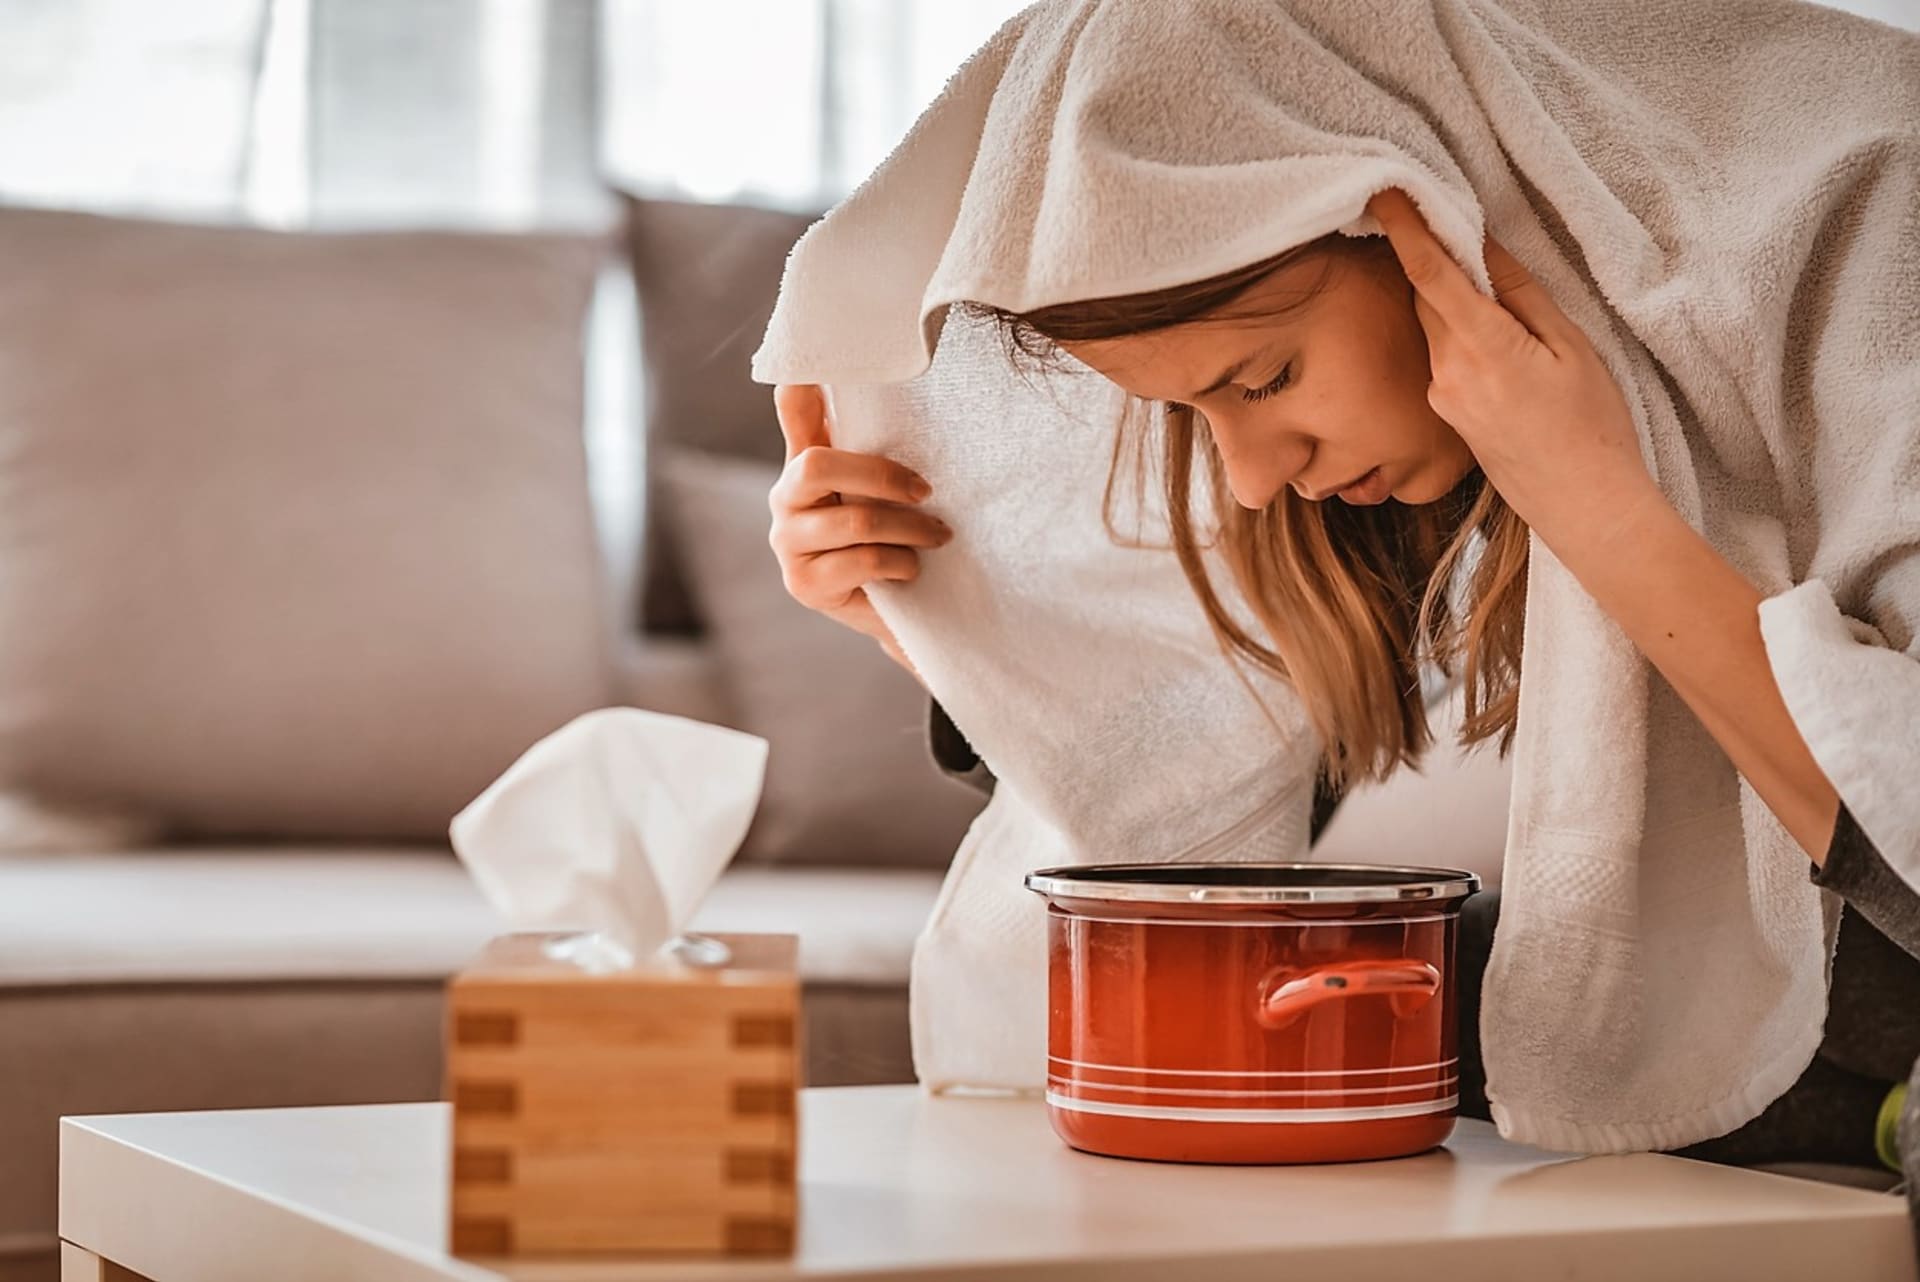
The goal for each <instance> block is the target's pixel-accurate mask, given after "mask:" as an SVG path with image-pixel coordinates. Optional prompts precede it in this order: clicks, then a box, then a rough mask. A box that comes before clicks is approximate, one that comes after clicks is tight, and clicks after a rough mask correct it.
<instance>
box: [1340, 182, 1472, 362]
mask: <svg viewBox="0 0 1920 1282" xmlns="http://www.w3.org/2000/svg"><path fill="white" fill-rule="evenodd" d="M1367 212H1368V213H1370V214H1372V215H1373V216H1374V218H1376V219H1377V220H1379V223H1380V226H1381V227H1382V228H1383V229H1384V230H1385V231H1386V233H1387V240H1388V241H1390V242H1391V243H1392V245H1393V253H1394V256H1395V257H1396V258H1398V259H1399V260H1400V270H1401V271H1403V272H1405V273H1406V276H1407V281H1408V283H1410V284H1411V285H1412V286H1413V288H1414V290H1415V291H1416V292H1418V293H1419V295H1420V296H1421V297H1422V298H1424V299H1426V300H1427V304H1428V305H1429V306H1431V307H1432V308H1433V310H1434V311H1435V312H1437V313H1439V316H1440V320H1441V323H1443V324H1444V325H1446V326H1447V327H1448V328H1449V329H1453V330H1457V331H1459V332H1461V333H1474V332H1478V331H1480V330H1483V329H1484V328H1485V327H1486V312H1485V310H1484V309H1485V308H1487V307H1489V306H1492V307H1494V308H1496V309H1497V308H1498V306H1499V304H1497V303H1494V302H1492V300H1490V299H1488V298H1487V297H1486V296H1485V295H1483V294H1482V293H1481V292H1480V291H1479V290H1478V289H1477V288H1475V287H1474V284H1473V282H1472V281H1471V280H1469V279H1468V278H1467V274H1466V272H1464V271H1462V270H1461V269H1460V264H1458V263H1456V262H1454V261H1453V256H1452V255H1451V254H1449V253H1447V251H1446V247H1445V246H1443V245H1441V243H1440V242H1439V240H1437V239H1436V238H1435V237H1434V234H1433V232H1432V231H1430V230H1428V228H1427V224H1426V220H1425V219H1423V218H1422V217H1421V216H1420V211H1419V210H1418V209H1416V208H1415V207H1414V204H1413V200H1412V199H1411V198H1410V197H1409V196H1408V195H1407V193H1406V192H1404V191H1402V190H1400V189H1399V188H1398V187H1388V188H1385V189H1384V190H1382V191H1379V192H1376V193H1375V194H1374V196H1373V198H1372V199H1371V200H1369V201H1368V202H1367Z"/></svg>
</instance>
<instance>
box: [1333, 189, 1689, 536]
mask: <svg viewBox="0 0 1920 1282" xmlns="http://www.w3.org/2000/svg"><path fill="white" fill-rule="evenodd" d="M1367 210H1368V212H1369V213H1371V214H1372V215H1373V216H1374V217H1375V218H1377V219H1378V220H1379V222H1380V225H1381V226H1382V227H1384V228H1385V229H1386V232H1387V238H1388V240H1390V241H1391V242H1392V244H1393V250H1394V254H1395V255H1396V256H1397V257H1398V258H1399V260H1400V266H1401V269H1402V270H1403V271H1404V272H1405V273H1406V276H1407V280H1408V281H1409V282H1410V283H1411V284H1412V285H1413V289H1414V300H1413V306H1414V312H1415V314H1416V315H1417V316H1418V317H1419V319H1420V324H1421V327H1422V328H1423V329H1425V330H1426V334H1427V350H1428V352H1429V355H1430V358H1431V360H1430V363H1431V367H1432V383H1431V385H1430V386H1429V387H1428V389H1427V402H1428V404H1430V405H1432V406H1433V410H1434V412H1435V413H1436V414H1438V415H1439V416H1440V417H1441V418H1443V419H1445V420H1446V421H1447V422H1448V423H1449V424H1451V425H1452V426H1453V429H1454V430H1455V431H1456V432H1458V433H1459V434H1460V437H1461V439H1462V440H1464V441H1465V442H1466V444H1467V448H1468V449H1470V450H1472V451H1473V455H1474V457H1475V458H1476V459H1477V460H1478V461H1479V463H1480V467H1481V470H1482V471H1483V472H1485V473H1486V476H1487V480H1488V482H1489V483H1490V484H1492V486H1493V487H1494V489H1496V490H1498V491H1499V492H1500V495H1501V497H1502V498H1504V499H1505V500H1506V501H1507V504H1508V505H1509V506H1510V507H1512V508H1513V509H1514V511H1515V512H1517V513H1519V515H1520V517H1521V519H1522V520H1524V521H1526V522H1527V524H1528V525H1530V526H1532V527H1533V529H1534V530H1535V531H1536V532H1537V533H1539V535H1540V536H1541V538H1543V539H1545V540H1546V541H1547V543H1548V546H1550V547H1551V546H1555V545H1556V543H1557V542H1558V541H1559V540H1561V539H1577V538H1585V537H1589V536H1592V537H1604V535H1605V534H1606V533H1608V532H1610V531H1612V530H1613V529H1615V528H1617V527H1618V524H1619V522H1620V521H1621V520H1622V519H1623V518H1625V517H1626V516H1627V515H1628V514H1629V513H1630V511H1631V510H1632V508H1633V507H1634V506H1635V505H1637V504H1639V503H1641V502H1645V501H1650V500H1655V499H1657V500H1659V501H1662V502H1664V498H1663V497H1662V496H1661V495H1660V493H1659V490H1658V488H1657V487H1656V486H1655V485H1654V483H1653V479H1652V477H1651V476H1649V475H1648V473H1647V469H1646V465H1645V464H1644V463H1643V462H1642V461H1641V458H1640V439H1639V434H1638V433H1637V432H1636V431H1635V429H1634V424H1633V414H1632V411H1631V410H1629V409H1628V407H1627V401H1626V397H1625V396H1623V395H1622V394H1621V391H1620V387H1619V385H1618V384H1617V383H1615V382H1614V380H1613V376H1612V375H1611V374H1610V373H1609V372H1608V371H1607V368H1606V366H1605V364H1603V363H1602V362H1601V360H1600V357H1599V354H1598V353H1596V352H1595V351H1594V349H1593V344H1592V343H1591V342H1589V341H1588V340H1587V336H1586V335H1585V334H1584V333H1582V332H1581V330H1580V327H1579V326H1578V325H1576V324H1574V323H1573V321H1571V320H1569V319H1568V318H1567V315H1566V313H1565V312H1562V311H1561V310H1560V308H1559V307H1558V306H1556V305H1555V304H1554V301H1553V299H1552V298H1550V297H1548V295H1547V291H1546V289H1545V288H1544V287H1543V286H1541V284H1540V283H1539V282H1538V281H1536V280H1534V278H1533V276H1532V275H1531V274H1530V273H1529V272H1528V271H1527V269H1526V268H1525V267H1522V266H1521V265H1520V263H1519V262H1518V261H1517V260H1515V258H1514V257H1513V255H1512V254H1509V253H1508V252H1507V251H1506V249H1505V248H1504V247H1502V246H1501V245H1500V244H1499V242H1497V241H1495V240H1494V239H1493V238H1492V237H1491V236H1489V237H1488V238H1487V243H1486V262H1487V270H1488V274H1489V275H1490V276H1491V277H1492V280H1493V287H1494V290H1495V292H1496V293H1497V294H1498V296H1499V297H1498V298H1497V299H1493V298H1488V297H1487V296H1486V295H1485V294H1482V293H1481V292H1480V290H1479V289H1478V287H1476V286H1475V285H1474V283H1473V281H1472V280H1471V279H1470V278H1469V277H1468V276H1467V274H1466V272H1464V271H1462V270H1461V268H1460V265H1459V264H1458V263H1456V262H1455V261H1454V260H1453V258H1452V256H1451V255H1450V254H1448V253H1447V251H1446V249H1445V248H1444V247H1443V246H1442V245H1441V244H1440V242H1439V240H1437V239H1436V238H1435V237H1434V235H1433V233H1432V232H1431V231H1430V230H1428V228H1427V224H1426V222H1425V220H1423V219H1422V218H1421V216H1420V211H1419V210H1418V209H1416V208H1415V207H1414V204H1413V201H1412V200H1411V199H1410V198H1409V197H1408V196H1407V194H1406V193H1405V192H1404V191H1402V190H1400V189H1399V188H1397V187H1389V188H1387V189H1386V190H1384V191H1381V192H1379V193H1378V194H1376V195H1375V196H1374V197H1373V198H1372V199H1371V200H1370V201H1368V202H1367Z"/></svg>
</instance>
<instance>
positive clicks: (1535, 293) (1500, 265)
mask: <svg viewBox="0 0 1920 1282" xmlns="http://www.w3.org/2000/svg"><path fill="white" fill-rule="evenodd" d="M1486 255H1487V275H1488V276H1489V277H1491V278H1492V280H1493V292H1494V293H1495V294H1497V295H1498V296H1499V300H1500V305H1501V306H1502V307H1505V308H1506V309H1507V311H1508V312H1510V313H1512V314H1513V315H1514V316H1515V317H1517V318H1518V319H1519V321H1520V323H1521V324H1522V325H1525V326H1526V327H1527V329H1528V331H1529V332H1531V333H1532V334H1533V335H1534V337H1536V338H1538V339H1540V340H1541V341H1542V342H1544V343H1546V344H1547V345H1548V346H1549V347H1551V348H1553V349H1554V350H1556V351H1564V350H1565V347H1564V343H1563V340H1566V339H1570V338H1572V337H1573V336H1574V335H1575V334H1578V333H1579V327H1578V326H1576V325H1575V324H1574V323H1573V322H1572V321H1571V320H1569V319H1568V318H1567V314H1566V313H1565V312H1563V311H1561V310H1560V307H1559V305H1558V304H1557V303H1555V302H1554V301H1553V296H1552V295H1551V294H1549V293H1547V290H1546V287H1545V286H1544V285H1542V284H1541V283H1540V282H1539V281H1537V280H1535V279H1534V278H1533V273H1532V272H1530V271H1528V270H1527V269H1526V268H1525V267H1524V266H1522V265H1521V263H1520V260H1519V259H1517V258H1515V257H1514V256H1513V255H1512V254H1510V253H1508V252H1507V248H1506V246H1504V245H1502V244H1501V243H1500V242H1499V241H1497V240H1495V239H1494V238H1493V237H1491V236H1489V237H1487V243H1486ZM1581 337H1584V335H1582V336H1581Z"/></svg>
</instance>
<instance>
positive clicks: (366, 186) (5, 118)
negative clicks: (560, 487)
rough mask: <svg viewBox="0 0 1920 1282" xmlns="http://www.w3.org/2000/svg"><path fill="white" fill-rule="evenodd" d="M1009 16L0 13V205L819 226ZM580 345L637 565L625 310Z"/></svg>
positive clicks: (61, 3)
mask: <svg viewBox="0 0 1920 1282" xmlns="http://www.w3.org/2000/svg"><path fill="white" fill-rule="evenodd" d="M1020 8H1021V5H1020V4H1018V3H1014V2H1013V0H966V2H965V3H941V2H939V0H398V2H397V3H396V2H393V0H168V3H164V4H154V3H150V2H149V0H0V31H4V33H5V35H4V38H0V200H5V201H8V202H17V203H23V204H44V205H53V206H60V207H66V208H78V209H89V210H96V211H102V212H115V213H138V214H144V215H151V216H156V217H163V218H183V219H195V220H213V221H222V222H244V223H249V224H255V225H259V226H265V227H276V228H285V229H323V230H324V229H345V228H368V227H388V228H390V227H407V226H435V227H481V228H494V229H500V228H512V229H538V228H583V227H593V226H597V225H602V224H604V223H605V222H607V221H608V220H610V219H611V218H613V217H614V216H615V215H616V214H617V209H616V208H615V203H614V201H613V199H612V197H611V196H610V194H609V185H611V186H614V187H620V188H625V189H628V190H632V191H636V192H641V193H646V194H652V195H675V194H677V195H680V196H682V197H684V198H687V199H691V200H698V201H713V202H722V201H726V202H743V203H747V204H751V205H755V206H763V207H769V208H777V209H784V210H792V211H797V212H809V211H811V212H815V213H817V212H819V211H821V210H824V209H825V208H827V207H828V206H829V205H831V204H832V203H833V201H834V200H835V199H837V198H838V197H839V196H841V195H843V194H845V193H846V192H847V191H849V190H850V189H851V188H852V186H853V185H854V184H855V183H856V182H857V181H858V180H859V179H860V178H861V177H862V176H863V175H864V174H866V173H867V172H868V171H869V170H870V169H872V167H873V166H874V165H875V164H877V163H878V162H879V161H880V159H881V158H882V157H883V156H884V155H885V154H886V152H887V151H888V149H890V148H891V147H892V146H893V144H894V143H895V142H897V141H898V140H899V138H900V136H901V135H902V134H903V133H904V132H905V131H906V128H907V126H908V125H909V124H910V123H911V122H912V120H913V118H914V116H915V115H916V114H917V113H918V112H919V111H920V109H921V108H922V107H924V106H925V105H926V103H927V102H928V101H929V100H930V99H931V98H932V97H933V95H934V94H935V93H936V92H938V90H939V88H940V86H941V84H942V83H943V82H944V81H945V80H946V78H947V76H949V75H950V74H951V73H952V71H953V69H954V68H955V67H957V66H958V65H959V63H960V62H961V60H962V59H964V58H965V57H966V55H967V54H968V53H969V52H971V51H972V50H973V49H974V48H976V47H977V46H978V45H979V44H980V43H982V42H983V41H984V40H985V39H986V37H987V36H989V35H990V34H992V32H993V30H994V29H995V28H996V27H997V26H998V25H999V23H1000V22H1002V21H1004V20H1005V19H1006V18H1007V17H1008V16H1010V15H1011V14H1013V13H1014V12H1017V11H1018V10H1019V9H1020ZM614 266H615V267H616V271H615V276H616V279H615V280H614V281H613V282H612V283H611V286H610V288H609V290H608V291H607V292H606V294H604V295H603V297H602V299H601V304H600V306H601V314H600V315H599V316H598V317H597V318H596V323H595V326H594V331H595V334H596V336H598V337H599V338H600V340H601V341H600V342H598V343H597V344H596V346H595V352H596V354H597V356H598V357H599V360H598V362H597V368H596V372H595V376H594V386H595V387H596V389H597V391H598V393H599V394H598V396H597V398H596V402H597V403H596V409H597V411H598V412H597V413H596V414H595V417H594V420H593V424H592V428H593V430H592V433H591V436H590V441H591V444H592V448H593V452H594V457H595V460H596V466H595V469H594V477H595V484H596V495H595V497H596V501H597V508H598V511H599V513H600V516H601V519H602V521H603V523H604V525H605V527H606V530H605V533H606V538H605V543H606V548H607V550H608V552H609V553H610V554H611V555H613V556H615V557H619V558H630V557H632V556H634V555H635V554H636V549H637V548H638V542H637V533H636V531H637V529H638V524H637V523H638V521H639V518H640V507H641V504H642V503H643V495H642V490H641V488H640V487H639V486H638V483H637V478H638V477H639V476H640V466H641V464H640V459H639V457H638V455H637V451H639V450H640V449H641V448H642V444H643V440H644V437H643V434H642V433H640V432H639V431H638V430H637V429H638V422H639V419H638V417H637V414H636V413H635V412H634V410H633V406H634V405H636V404H637V403H639V398H641V397H643V395H644V393H642V392H641V391H640V390H639V388H638V386H637V384H636V382H635V380H636V379H638V378H640V377H642V374H641V372H640V370H639V367H638V365H637V363H636V362H637V356H638V351H639V349H638V347H637V346H636V345H635V344H634V343H633V342H632V341H630V339H631V335H630V334H628V333H626V332H625V331H626V329H627V328H628V327H630V326H632V325H634V324H637V320H636V319H635V318H634V317H633V316H632V315H631V314H630V312H631V306H630V296H629V295H627V293H626V291H625V288H624V286H623V285H622V284H621V282H620V281H619V280H618V279H617V278H618V277H619V276H622V275H624V268H623V267H622V265H618V264H616V265H614Z"/></svg>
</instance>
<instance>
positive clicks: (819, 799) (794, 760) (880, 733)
mask: <svg viewBox="0 0 1920 1282" xmlns="http://www.w3.org/2000/svg"><path fill="white" fill-rule="evenodd" d="M659 462H660V464H661V472H662V476H663V480H664V481H665V486H664V488H665V491H666V496H667V502H668V506H669V509H670V513H671V516H672V519H673V522H674V528H675V529H676V530H678V531H679V532H680V533H681V534H682V535H683V536H684V538H683V539H682V541H681V544H680V546H681V549H682V551H683V553H684V554H685V557H686V565H687V569H688V571H689V576H688V583H689V586H690V587H691V589H692V592H693V596H694V601H695V603H696V605H697V606H698V607H699V609H700V612H701V615H702V617H703V618H705V619H706V621H707V632H708V639H709V643H710V644H711V645H712V646H713V647H714V649H715V652H716V654H717V655H718V657H719V664H720V671H721V679H722V681H723V683H724V685H725V687H726V695H727V701H728V704H729V705H730V707H731V709H732V714H731V718H730V722H729V724H732V725H733V726H734V727H735V728H736V729H740V730H746V731H749V732H750V733H753V734H757V735H759V736H761V737H762V738H764V739H766V740H767V741H768V743H769V744H771V745H772V747H771V751H770V753H769V755H768V758H767V779H766V788H765V792H764V793H763V795H762V798H761V803H760V810H759V813H758V814H757V815H756V816H755V819H754V823H753V828H752V829H751V830H750V831H749V832H748V834H747V839H746V843H745V845H744V846H743V847H742V848H741V853H740V858H741V859H742V860H744V861H761V862H777V863H817V864H852V865H879V866H894V867H898V866H903V865H914V866H920V867H929V868H939V867H944V866H945V865H946V863H947V862H948V860H950V859H951V858H952V856H953V852H954V849H955V848H956V847H957V846H958V845H959V844H960V838H961V836H962V835H964V833H965V832H966V828H967V825H968V823H970V822H971V821H972V819H973V816H974V815H975V814H977V813H978V812H979V810H980V808H981V806H982V805H983V804H984V799H983V798H982V797H981V796H980V795H979V794H978V793H976V792H975V791H973V790H972V789H971V788H968V787H966V786H965V785H962V784H958V783H955V782H953V781H952V780H950V779H948V778H946V777H945V776H944V775H942V774H941V773H940V772H939V771H938V770H936V769H935V768H934V766H933V763H932V762H931V761H930V760H928V758H927V752H926V745H925V737H926V717H927V696H926V691H924V690H923V689H921V687H920V684H919V682H917V681H915V680H914V679H913V677H912V676H910V675H909V674H908V673H907V672H905V671H904V670H903V669H901V668H900V666H899V665H898V664H896V663H894V661H893V660H892V659H889V658H888V657H887V656H886V654H885V653H884V652H882V650H881V649H880V647H879V646H878V645H877V644H875V643H874V642H873V641H872V640H870V639H869V638H867V637H863V636H861V635H860V634H858V633H856V632H853V631H851V630H849V629H847V628H844V627H842V626H840V625H839V624H837V623H834V622H833V621H832V620H830V619H827V618H824V617H822V616H821V615H818V614H816V613H814V612H813V611H811V610H808V609H807V608H806V607H804V606H802V605H800V604H799V603H798V602H796V601H795V600H794V599H793V598H792V597H790V596H788V595H787V590H786V586H785V584H784V583H783V582H782V580H781V575H780V564H779V562H778V561H777V560H775V559H774V555H773V553H772V551H771V550H770V549H769V548H768V547H767V530H768V526H769V523H770V521H771V517H770V515H769V513H768V508H767V491H768V490H769V489H770V488H772V486H773V482H774V480H775V478H776V477H777V476H778V475H779V468H778V467H777V466H775V465H773V464H769V463H756V462H752V461H748V460H741V459H727V458H720V457H716V456H713V455H704V454H700V453H697V452H693V451H675V452H673V453H672V454H670V455H668V456H667V457H666V458H665V459H662V460H659Z"/></svg>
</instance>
